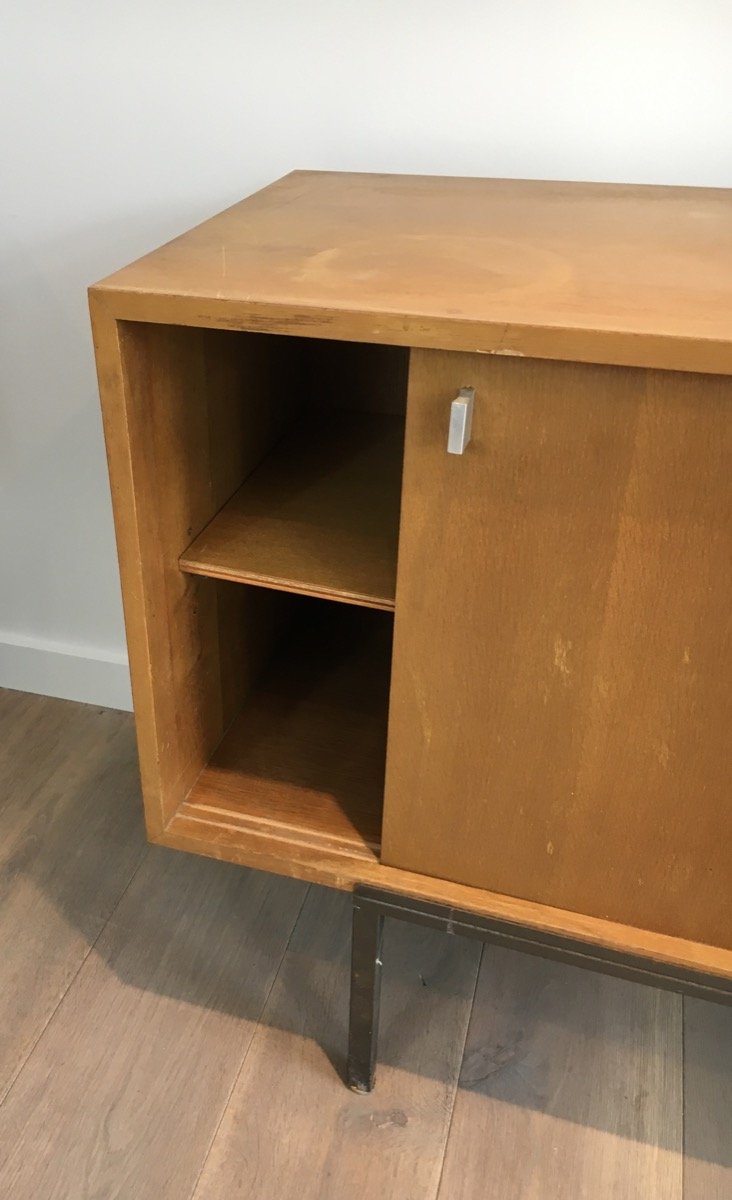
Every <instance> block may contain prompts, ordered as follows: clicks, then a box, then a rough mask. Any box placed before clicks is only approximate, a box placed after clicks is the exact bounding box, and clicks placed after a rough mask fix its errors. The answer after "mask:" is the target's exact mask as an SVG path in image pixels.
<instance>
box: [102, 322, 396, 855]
mask: <svg viewBox="0 0 732 1200" xmlns="http://www.w3.org/2000/svg"><path fill="white" fill-rule="evenodd" d="M121 346H122V354H123V364H124V375H125V391H126V404H127V408H128V411H129V414H130V418H131V419H130V427H131V436H132V437H136V438H137V439H138V441H139V447H138V452H137V454H136V455H135V457H137V456H138V454H139V456H140V457H139V460H138V461H140V462H144V463H145V471H144V475H145V481H144V485H142V483H141V485H140V486H138V488H137V492H138V496H139V505H140V510H141V511H140V513H139V514H138V520H146V521H148V522H149V523H150V524H151V525H153V526H154V534H155V536H154V537H153V538H152V539H145V540H144V544H145V545H150V544H152V545H153V546H155V552H151V551H150V550H148V552H147V555H146V561H143V562H142V563H141V564H140V567H141V570H142V572H143V575H144V577H145V582H144V590H145V592H146V594H147V595H148V596H149V597H150V603H151V604H153V605H155V606H156V613H157V614H158V615H159V614H160V612H161V610H162V609H164V610H165V612H166V619H165V621H162V622H158V621H156V622H154V623H153V622H151V623H150V628H151V635H150V637H149V638H148V656H149V662H150V666H149V671H150V672H151V674H152V682H153V690H154V693H155V708H156V713H155V728H156V737H157V749H158V755H159V759H160V775H159V781H156V782H157V788H158V800H159V812H160V825H161V827H162V828H165V826H166V824H168V823H169V822H170V820H171V819H173V818H174V816H175V814H176V813H178V812H180V811H184V812H185V814H186V816H187V817H192V818H194V819H196V818H200V819H201V820H205V821H206V822H208V823H210V822H211V821H214V822H218V823H220V824H222V825H225V826H226V827H227V828H228V829H229V830H236V831H237V833H236V836H237V837H238V838H240V839H242V840H244V841H246V839H247V838H248V837H257V838H260V839H261V837H262V836H266V837H267V838H271V839H273V840H274V841H276V842H279V843H282V842H283V841H284V842H288V841H292V842H295V843H297V844H298V845H301V846H302V845H305V846H309V847H312V848H313V849H323V850H335V851H337V852H339V853H345V854H347V855H353V856H355V857H369V858H373V857H374V856H375V855H376V854H377V853H378V848H379V844H380V837H381V812H382V799H383V784H384V760H385V752H386V726H387V714H388V695H389V678H390V669H391V636H392V623H393V616H392V614H393V609H394V595H395V581H396V560H397V543H398V528H399V503H400V491H401V471H402V455H403V442H404V421H405V412H406V387H407V367H408V351H407V350H406V349H404V348H401V347H393V346H374V345H367V344H359V343H348V342H336V341H321V340H317V339H310V338H299V337H287V336H276V335H268V334H259V333H244V332H240V331H221V330H208V329H200V328H184V327H179V326H165V325H152V324H150V325H148V324H138V323H126V324H122V325H121ZM153 630H154V636H153ZM161 630H162V631H163V632H161ZM134 675H135V664H134V663H133V686H134Z"/></svg>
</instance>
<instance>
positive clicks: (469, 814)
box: [383, 351, 732, 947]
mask: <svg viewBox="0 0 732 1200" xmlns="http://www.w3.org/2000/svg"><path fill="white" fill-rule="evenodd" d="M470 385H472V386H474V387H475V389H476V397H475V409H474V417H473V431H472V439H471V441H470V444H469V445H468V447H467V449H466V451H465V453H464V454H463V455H448V454H447V453H446V441H447V428H448V420H449V410H450V402H451V400H452V399H453V397H454V396H455V394H456V391H457V389H458V388H459V387H461V386H470ZM731 530H732V381H730V380H729V379H726V378H707V377H703V376H696V375H687V374H681V373H672V372H654V371H644V370H636V369H624V368H614V367H600V366H597V367H595V366H589V365H580V364H562V363H549V362H544V361H540V360H517V359H500V358H487V357H484V356H477V355H459V354H450V353H442V352H432V351H422V352H414V353H413V355H412V361H411V367H410V390H409V399H408V406H407V442H406V451H405V473H404V488H403V495H402V522H401V532H400V549H399V568H398V579H397V595H396V626H395V643H394V665H393V676H392V692H391V702H390V727H389V750H388V756H387V780H386V797H385V811H384V839H383V860H384V862H385V863H387V864H389V865H390V866H395V867H401V868H403V869H407V870H413V871H418V872H423V873H425V874H429V875H434V876H437V877H440V878H444V879H448V880H453V881H455V882H457V883H463V884H469V885H472V886H475V887H483V888H488V889H490V890H491V891H495V892H501V893H504V894H506V895H511V896H517V897H521V898H523V899H527V900H532V901H538V902H539V903H542V904H547V905H552V906H554V907H556V908H560V909H566V910H570V911H573V912H578V913H586V914H588V915H590V916H594V917H601V918H604V919H609V920H612V921H617V922H621V923H623V924H626V925H631V926H634V927H636V928H639V929H647V930H653V931H657V932H660V933H666V934H670V935H673V936H678V937H684V938H689V939H691V940H693V941H703V942H707V943H709V944H711V945H716V946H720V947H721V946H724V947H731V946H732V907H731V904H730V898H731V897H730V893H731V888H730V872H729V852H730V843H731V841H732V806H731V805H730V781H731V777H732V755H731V753H730V736H729V730H730V724H731V719H732V710H731V703H730V687H729V682H730V677H731V676H732V646H731V643H730V613H731V611H732V603H731V602H732V541H731V536H732V533H731Z"/></svg>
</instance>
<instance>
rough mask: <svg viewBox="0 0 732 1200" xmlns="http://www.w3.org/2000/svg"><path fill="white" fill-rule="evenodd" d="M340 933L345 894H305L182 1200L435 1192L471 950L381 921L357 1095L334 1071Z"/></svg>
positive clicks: (338, 1051) (341, 986)
mask: <svg viewBox="0 0 732 1200" xmlns="http://www.w3.org/2000/svg"><path fill="white" fill-rule="evenodd" d="M349 932H350V906H349V904H348V901H347V900H346V898H345V897H342V896H340V895H338V894H337V893H332V892H331V893H329V892H323V891H318V892H313V893H311V895H310V897H309V898H308V900H307V901H306V905H305V908H304V910H303V913H302V916H301V918H300V921H299V923H298V926H297V929H296V931H295V934H294V936H293V939H292V942H291V944H290V947H289V949H288V952H287V955H286V956H285V960H284V962H283V965H282V970H281V972H280V974H279V976H278V979H277V982H276V984H275V986H274V988H273V991H272V996H271V998H270V1001H269V1003H268V1005H267V1008H266V1010H265V1013H264V1015H263V1018H262V1024H261V1026H260V1028H259V1031H258V1033H257V1036H256V1038H255V1039H254V1042H253V1043H252V1046H251V1049H250V1051H249V1054H248V1055H247V1058H246V1061H245V1063H244V1067H243V1069H242V1073H241V1076H240V1078H239V1080H238V1082H237V1086H236V1088H235V1090H234V1092H233V1094H232V1097H231V1101H230V1103H229V1106H228V1108H227V1112H226V1116H225V1118H224V1120H223V1122H222V1124H221V1127H220V1129H219V1131H218V1134H217V1136H216V1140H215V1142H214V1144H213V1147H212V1150H211V1153H210V1155H209V1158H208V1161H207V1163H206V1166H205V1169H204V1171H203V1174H202V1176H201V1181H200V1183H199V1187H198V1189H197V1190H196V1193H195V1200H219V1198H220V1197H223V1196H226V1197H228V1198H230V1200H244V1197H251V1198H252V1200H260V1197H265V1196H267V1197H269V1196H272V1197H275V1196H276V1197H277V1200H343V1197H345V1196H349V1195H354V1196H362V1195H363V1196H379V1197H383V1198H387V1197H394V1198H395V1200H396V1197H398V1198H399V1200H430V1198H432V1197H434V1196H435V1194H436V1191H437V1184H438V1180H439V1174H440V1167H441V1162H442V1155H443V1151H444V1145H445V1140H446V1137H447V1131H448V1125H449V1119H450V1110H451V1105H452V1100H453V1096H454V1091H455V1087H456V1083H457V1076H458V1072H459V1066H460V1060H461V1056H462V1049H463V1044H464V1039H465V1032H466V1029H467V1022H468V1017H469V1013H470V1007H471V1003H472V997H473V989H474V984H475V977H476V972H477V965H478V957H479V950H480V947H479V946H478V945H477V944H476V943H470V942H466V941H463V940H462V939H458V938H446V937H443V936H441V935H440V934H439V933H436V932H435V931H433V930H418V929H416V928H414V927H408V926H404V925H401V924H400V923H399V922H394V923H393V924H390V926H389V927H388V928H387V932H386V938H385V947H384V957H385V961H386V962H387V963H388V964H389V966H388V970H387V972H386V975H385V980H384V988H383V998H382V1016H381V1054H380V1066H379V1070H378V1083H377V1088H376V1091H374V1092H373V1093H372V1094H371V1095H370V1096H364V1095H356V1094H354V1093H352V1092H349V1091H348V1090H347V1089H346V1088H345V1087H344V1085H343V1083H342V1082H341V1078H340V1076H339V1073H340V1072H342V1070H343V1053H344V1048H345V1037H346V1021H347V1013H348V997H347V981H348V963H349ZM337 1072H338V1073H337ZM265 1098H266V1099H265Z"/></svg>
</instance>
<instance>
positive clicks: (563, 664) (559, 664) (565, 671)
mask: <svg viewBox="0 0 732 1200" xmlns="http://www.w3.org/2000/svg"><path fill="white" fill-rule="evenodd" d="M571 649H572V643H571V642H570V641H569V640H567V641H565V640H564V638H563V637H562V636H561V635H560V634H557V636H556V637H555V639H554V666H555V667H556V668H557V670H558V671H559V672H560V674H561V675H562V677H563V679H565V681H568V680H569V677H570V676H571V674H572V668H571V666H570V665H569V652H570V650H571Z"/></svg>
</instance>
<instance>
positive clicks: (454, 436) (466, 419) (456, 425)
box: [447, 387, 475, 454]
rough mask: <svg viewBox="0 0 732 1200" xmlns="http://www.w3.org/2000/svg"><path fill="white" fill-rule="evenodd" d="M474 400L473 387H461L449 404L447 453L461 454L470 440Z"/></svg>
mask: <svg viewBox="0 0 732 1200" xmlns="http://www.w3.org/2000/svg"><path fill="white" fill-rule="evenodd" d="M474 400H475V388H471V387H462V388H460V391H459V392H458V394H457V396H456V397H455V399H454V400H453V402H452V404H451V406H450V428H449V430H448V434H447V453H448V454H462V453H463V451H464V449H465V447H466V446H467V444H468V442H469V441H470V427H471V425H472V423H473V401H474Z"/></svg>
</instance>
